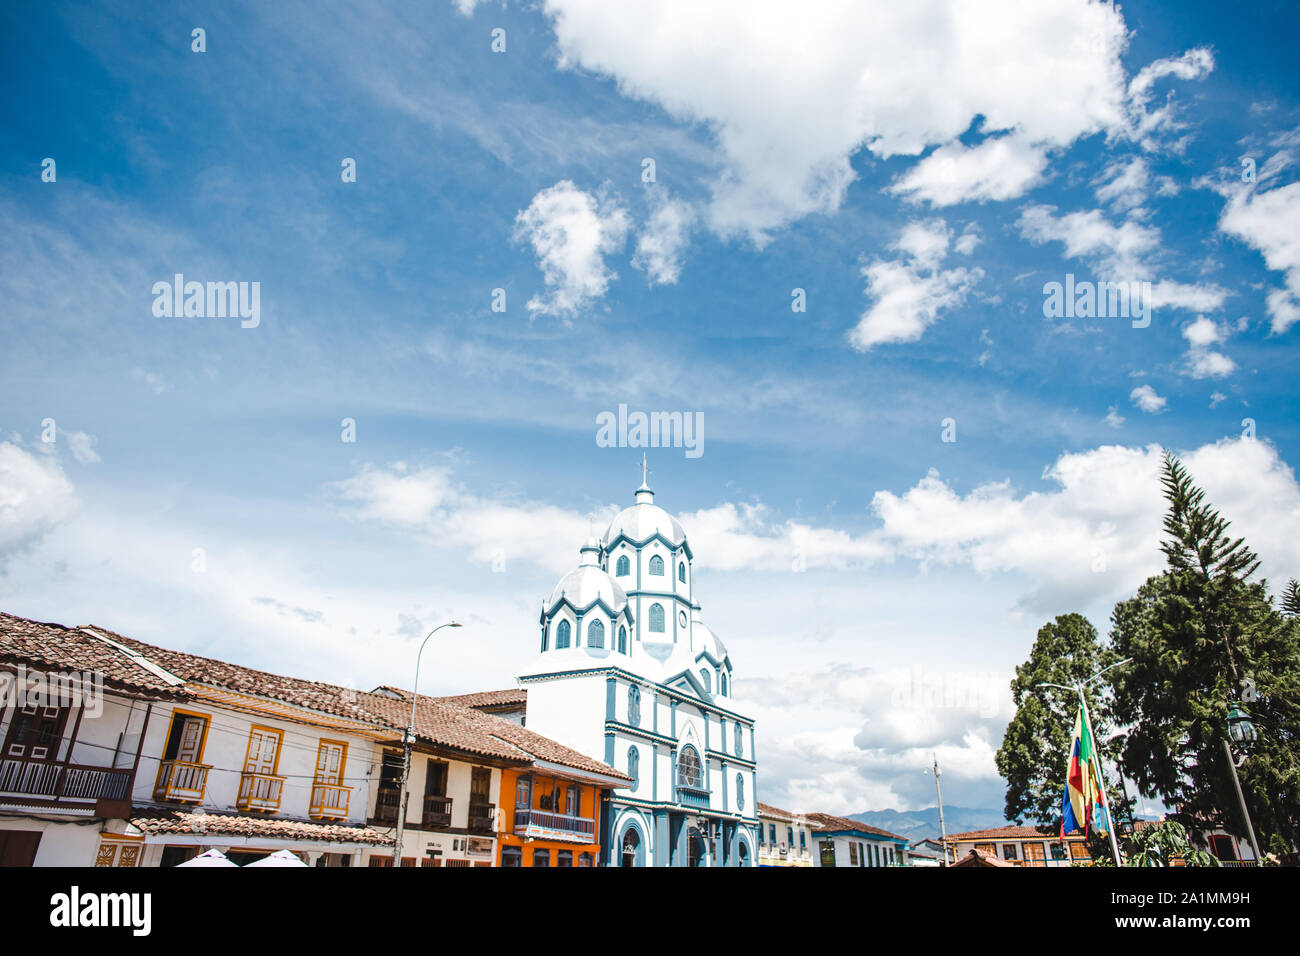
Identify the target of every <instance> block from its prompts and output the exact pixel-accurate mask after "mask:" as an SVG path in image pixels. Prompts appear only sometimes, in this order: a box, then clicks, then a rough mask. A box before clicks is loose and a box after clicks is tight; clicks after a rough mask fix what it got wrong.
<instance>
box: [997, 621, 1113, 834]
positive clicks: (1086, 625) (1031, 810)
mask: <svg viewBox="0 0 1300 956" xmlns="http://www.w3.org/2000/svg"><path fill="white" fill-rule="evenodd" d="M1116 660H1118V658H1117V657H1115V655H1114V654H1113V653H1112V652H1111V651H1110V650H1108V649H1107V648H1105V647H1104V646H1102V644H1101V643H1100V641H1099V640H1098V637H1097V629H1096V628H1095V627H1093V626H1092V624H1091V623H1090V622H1089V621H1088V619H1087V618H1085V617H1084V616H1083V615H1081V614H1062V615H1060V616H1059V617H1057V618H1056V619H1055V620H1054V621H1049V622H1048V623H1046V624H1044V625H1043V626H1042V627H1041V628H1039V630H1038V636H1037V638H1035V640H1034V646H1033V648H1032V650H1030V652H1029V659H1028V660H1027V661H1025V663H1024V664H1022V665H1021V666H1019V667H1017V668H1016V676H1015V679H1014V680H1012V681H1011V696H1012V699H1013V701H1014V703H1015V705H1016V713H1015V716H1014V717H1012V718H1011V722H1010V723H1009V724H1007V730H1006V734H1005V735H1004V736H1003V738H1002V746H1001V748H999V750H998V753H997V768H998V773H1000V774H1001V775H1002V776H1003V778H1004V779H1005V780H1006V781H1007V797H1006V811H1005V812H1006V816H1007V819H1008V820H1015V821H1016V822H1017V823H1023V822H1024V821H1025V820H1031V821H1033V822H1035V823H1037V824H1038V825H1039V826H1043V827H1056V826H1059V825H1060V821H1061V797H1062V796H1063V795H1064V793H1065V774H1066V769H1067V767H1068V765H1069V762H1070V752H1071V746H1072V744H1073V740H1074V736H1073V735H1074V716H1075V712H1076V711H1077V710H1078V707H1079V703H1078V697H1077V696H1076V695H1074V694H1071V693H1069V692H1067V691H1061V690H1055V689H1053V688H1047V687H1040V686H1039V685H1040V684H1042V683H1044V682H1047V683H1052V684H1063V685H1065V686H1067V687H1069V686H1073V685H1074V684H1077V683H1080V682H1082V681H1085V680H1087V679H1088V678H1089V677H1091V676H1092V675H1093V674H1095V673H1097V671H1099V670H1101V669H1102V668H1103V667H1108V666H1110V665H1111V664H1113V663H1114V662H1115V661H1116ZM1088 714H1089V717H1090V718H1091V720H1092V729H1093V734H1094V736H1095V738H1096V740H1097V743H1098V747H1099V749H1100V750H1101V753H1102V759H1103V761H1106V762H1109V759H1110V757H1109V751H1108V749H1107V745H1106V743H1105V741H1106V737H1107V735H1108V733H1109V728H1110V726H1111V721H1110V717H1109V714H1110V700H1109V696H1108V695H1106V694H1104V693H1098V691H1097V688H1096V686H1095V685H1094V687H1093V688H1092V689H1091V691H1090V693H1089V697H1088ZM1106 795H1107V798H1108V799H1111V798H1117V796H1118V795H1117V794H1115V793H1114V791H1113V788H1108V789H1107V794H1106ZM1120 813H1121V818H1122V813H1123V810H1121V811H1120Z"/></svg>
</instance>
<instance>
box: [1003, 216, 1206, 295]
mask: <svg viewBox="0 0 1300 956" xmlns="http://www.w3.org/2000/svg"><path fill="white" fill-rule="evenodd" d="M1017 226H1018V227H1019V229H1020V234H1021V235H1022V236H1023V237H1024V238H1026V239H1028V240H1029V241H1030V242H1032V243H1034V244H1036V245H1041V244H1042V243H1046V242H1053V241H1054V242H1060V243H1061V244H1062V245H1064V247H1065V255H1066V256H1067V257H1068V258H1071V259H1083V260H1084V261H1086V262H1088V263H1089V264H1090V265H1091V266H1092V267H1093V268H1094V269H1095V270H1097V272H1098V273H1099V276H1100V278H1101V279H1103V280H1105V281H1108V282H1151V283H1152V286H1151V307H1152V308H1153V309H1159V308H1179V309H1188V310H1195V311H1202V312H1204V311H1214V310H1216V309H1219V308H1222V306H1223V301H1224V299H1225V298H1226V297H1227V291H1226V290H1224V289H1222V288H1220V287H1219V286H1216V285H1213V284H1204V283H1196V284H1185V283H1180V282H1174V281H1171V280H1168V279H1159V280H1157V279H1156V277H1155V268H1154V266H1153V265H1151V262H1150V260H1151V259H1152V258H1154V257H1155V256H1156V255H1157V254H1158V253H1159V252H1160V230H1159V229H1157V228H1155V227H1154V226H1144V225H1142V224H1141V223H1139V222H1136V221H1134V220H1133V219H1127V220H1125V221H1124V222H1122V223H1120V224H1118V225H1116V224H1114V223H1112V222H1111V221H1110V220H1108V219H1107V218H1106V217H1105V215H1103V214H1102V212H1101V210H1100V209H1090V210H1088V211H1087V212H1071V213H1066V214H1065V215H1063V216H1058V215H1056V209H1055V208H1054V207H1052V206H1029V207H1028V208H1026V209H1025V210H1024V211H1023V212H1022V213H1021V214H1020V219H1019V220H1018V222H1017Z"/></svg>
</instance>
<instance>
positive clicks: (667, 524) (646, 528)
mask: <svg viewBox="0 0 1300 956" xmlns="http://www.w3.org/2000/svg"><path fill="white" fill-rule="evenodd" d="M620 534H622V535H626V536H627V537H628V538H631V539H632V540H633V541H636V542H641V541H645V540H646V539H648V538H652V537H654V535H656V534H659V535H662V536H663V537H664V538H665V539H666V540H667V541H668V543H669V544H671V545H672V546H673V547H677V546H679V545H681V544H682V543H683V542H685V541H686V530H685V529H684V528H683V527H682V526H681V523H680V522H679V521H678V520H677V519H676V518H674V517H673V516H672V515H670V514H669V513H668V512H667V511H664V509H663V508H660V507H659V506H658V505H657V504H655V503H654V492H653V491H651V490H650V489H649V488H648V487H646V486H645V485H642V486H641V487H640V488H638V489H637V492H636V504H634V505H632V507H630V508H624V509H623V510H622V511H620V512H619V513H618V514H617V515H615V516H614V520H613V521H611V522H610V523H609V530H607V531H606V532H605V546H606V547H609V545H610V543H611V542H612V541H613V540H614V539H615V538H617V537H618V536H619V535H620Z"/></svg>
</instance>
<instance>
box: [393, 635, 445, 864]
mask: <svg viewBox="0 0 1300 956" xmlns="http://www.w3.org/2000/svg"><path fill="white" fill-rule="evenodd" d="M460 626H461V625H460V624H457V623H456V622H455V621H448V622H447V623H446V624H439V625H438V626H437V627H435V628H434V629H433V630H432V631H430V632H429V633H428V634H426V635H425V636H424V640H423V641H421V642H420V652H419V653H418V654H416V655H415V683H414V684H413V685H412V686H411V720H410V722H409V723H407V725H406V733H405V734H403V735H402V784H401V790H399V791H398V792H399V793H400V794H401V797H400V800H399V802H398V803H399V808H398V811H397V836H396V838H395V839H394V841H393V866H395V867H400V866H401V865H402V836H403V835H404V834H405V832H406V805H407V798H408V794H407V792H406V782H407V779H408V778H409V777H410V775H411V744H413V743H414V742H415V702H416V700H417V699H418V698H419V696H420V658H422V657H423V656H424V645H425V644H428V643H429V638H431V637H433V635H435V634H437V633H438V632H439V631H441V630H442V629H443V628H444V627H460Z"/></svg>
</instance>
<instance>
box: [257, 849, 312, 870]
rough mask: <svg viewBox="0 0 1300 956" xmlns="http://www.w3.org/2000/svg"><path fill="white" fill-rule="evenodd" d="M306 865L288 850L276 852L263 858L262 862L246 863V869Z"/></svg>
mask: <svg viewBox="0 0 1300 956" xmlns="http://www.w3.org/2000/svg"><path fill="white" fill-rule="evenodd" d="M306 865H307V864H306V863H304V862H303V861H302V860H300V859H298V857H296V856H294V855H293V854H292V853H290V852H289V851H288V850H276V851H275V852H274V853H271V854H268V855H267V856H264V857H262V858H261V859H260V860H255V861H253V862H252V863H245V864H244V867H245V869H247V868H248V867H250V866H306Z"/></svg>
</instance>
